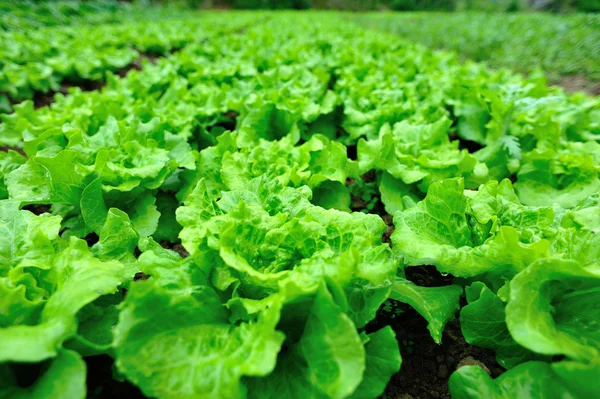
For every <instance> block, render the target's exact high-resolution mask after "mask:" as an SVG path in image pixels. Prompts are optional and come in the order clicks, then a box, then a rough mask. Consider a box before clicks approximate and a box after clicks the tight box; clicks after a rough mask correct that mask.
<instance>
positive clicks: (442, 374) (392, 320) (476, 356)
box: [368, 266, 503, 399]
mask: <svg viewBox="0 0 600 399" xmlns="http://www.w3.org/2000/svg"><path fill="white" fill-rule="evenodd" d="M406 276H407V278H408V279H409V280H411V281H413V282H414V283H416V284H418V285H422V286H430V287H434V286H443V285H448V284H451V283H452V280H453V278H452V277H451V276H442V275H441V274H439V273H438V272H437V270H436V269H435V267H433V266H419V267H409V268H407V269H406ZM457 316H458V314H457ZM387 324H389V325H391V326H392V328H393V329H394V331H395V332H396V338H397V340H398V343H399V345H400V352H401V354H402V367H401V369H400V372H398V373H397V374H396V375H394V376H393V377H392V379H391V381H390V383H389V384H388V386H387V388H386V390H385V394H384V396H383V397H385V398H388V399H432V398H435V399H437V398H440V399H446V398H450V393H449V391H448V379H449V378H450V375H451V374H452V372H454V371H455V370H456V369H457V368H458V367H459V366H463V365H478V366H480V367H482V368H483V369H484V370H486V372H489V373H490V374H491V375H492V377H497V376H498V375H500V374H501V373H502V372H503V368H502V367H501V366H500V365H499V364H498V363H497V362H496V359H495V357H494V353H493V351H490V350H487V349H483V348H477V347H474V346H471V345H469V344H468V343H466V342H465V340H464V338H463V336H462V333H461V330H460V323H459V320H458V317H457V318H456V319H454V320H453V321H451V322H449V323H448V324H447V325H446V328H445V330H444V333H443V335H442V342H441V344H440V345H437V344H436V343H435V342H433V339H432V338H431V336H430V335H429V331H428V330H427V322H426V321H425V319H424V318H423V317H422V316H421V315H419V314H418V313H417V312H416V311H415V310H414V309H412V308H411V307H410V306H408V305H406V304H402V303H398V302H394V307H393V309H392V311H391V312H386V311H383V310H381V311H380V312H379V314H378V315H377V318H376V322H375V323H374V324H372V325H369V327H368V329H372V330H376V329H378V328H380V327H383V326H385V325H387Z"/></svg>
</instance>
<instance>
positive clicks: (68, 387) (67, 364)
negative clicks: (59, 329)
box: [0, 349, 86, 399]
mask: <svg viewBox="0 0 600 399" xmlns="http://www.w3.org/2000/svg"><path fill="white" fill-rule="evenodd" d="M14 378H15V377H14V376H13V375H11V371H10V369H9V366H7V365H6V364H0V395H1V396H2V397H3V398H6V399H13V398H14V399H17V398H19V399H37V398H59V397H66V398H73V399H84V398H85V397H86V385H85V378H86V365H85V362H84V361H83V359H81V357H80V356H79V355H78V354H77V353H76V352H73V351H70V350H64V349H62V350H60V351H58V353H57V356H56V358H54V359H52V361H51V363H50V365H49V367H48V369H47V370H45V371H44V372H43V374H42V375H41V376H40V377H38V379H37V380H35V382H34V383H33V384H32V385H31V386H29V387H27V388H22V387H20V386H18V384H17V382H16V381H15V379H14Z"/></svg>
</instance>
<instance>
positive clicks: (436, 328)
mask: <svg viewBox="0 0 600 399" xmlns="http://www.w3.org/2000/svg"><path fill="white" fill-rule="evenodd" d="M461 294H462V288H461V287H459V286H458V285H450V286H446V287H419V286H418V285H415V284H414V283H412V282H410V281H408V280H401V279H399V280H397V281H396V282H395V283H394V284H393V285H392V291H391V293H390V298H392V299H394V300H396V301H399V302H403V303H407V304H409V305H410V306H412V307H413V308H414V309H415V310H416V311H417V312H419V314H420V315H421V316H423V317H424V318H425V320H427V323H428V325H427V329H428V330H429V333H430V334H431V337H432V338H433V340H434V341H435V342H436V343H437V344H439V343H440V342H441V341H442V332H443V330H444V326H445V325H446V323H447V322H448V321H450V320H452V319H454V314H455V313H456V311H457V310H458V309H459V308H460V304H459V300H460V296H461Z"/></svg>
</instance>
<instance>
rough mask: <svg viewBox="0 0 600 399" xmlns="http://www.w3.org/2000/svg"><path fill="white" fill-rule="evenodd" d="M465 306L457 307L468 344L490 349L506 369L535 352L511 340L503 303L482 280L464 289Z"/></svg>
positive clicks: (529, 357)
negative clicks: (459, 308) (466, 302)
mask: <svg viewBox="0 0 600 399" xmlns="http://www.w3.org/2000/svg"><path fill="white" fill-rule="evenodd" d="M465 293H466V296H467V301H468V305H466V306H464V307H463V308H462V309H461V310H460V327H461V331H462V333H463V336H464V337H465V341H467V342H468V343H469V344H470V345H475V346H479V347H482V348H489V349H493V350H494V351H495V352H496V360H497V361H498V363H499V364H500V365H501V366H502V367H505V368H507V369H510V368H512V367H514V366H516V365H518V364H521V363H523V362H526V361H528V360H534V359H535V358H536V355H535V354H534V353H532V352H530V351H528V350H527V349H525V348H524V347H522V346H521V345H519V344H517V342H516V341H515V340H514V339H513V337H512V336H511V335H510V332H509V331H508V327H507V326H506V312H505V307H506V304H505V303H504V302H503V301H502V299H500V297H498V295H496V294H495V293H494V292H493V291H492V290H490V289H489V288H487V287H486V285H485V284H484V283H482V282H475V283H473V284H471V285H470V286H468V287H466V288H465Z"/></svg>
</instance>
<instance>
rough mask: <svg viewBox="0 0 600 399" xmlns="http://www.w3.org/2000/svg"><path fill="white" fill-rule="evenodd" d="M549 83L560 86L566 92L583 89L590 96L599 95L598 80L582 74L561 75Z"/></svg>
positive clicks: (599, 86) (599, 83)
mask: <svg viewBox="0 0 600 399" xmlns="http://www.w3.org/2000/svg"><path fill="white" fill-rule="evenodd" d="M550 84H552V85H556V86H560V87H562V88H563V89H565V91H566V92H567V93H576V92H579V91H583V92H584V93H587V94H589V95H591V96H600V82H594V81H592V80H589V79H587V78H586V77H585V76H582V75H563V76H561V77H560V78H558V79H556V80H553V81H551V82H550Z"/></svg>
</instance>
